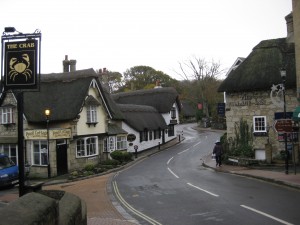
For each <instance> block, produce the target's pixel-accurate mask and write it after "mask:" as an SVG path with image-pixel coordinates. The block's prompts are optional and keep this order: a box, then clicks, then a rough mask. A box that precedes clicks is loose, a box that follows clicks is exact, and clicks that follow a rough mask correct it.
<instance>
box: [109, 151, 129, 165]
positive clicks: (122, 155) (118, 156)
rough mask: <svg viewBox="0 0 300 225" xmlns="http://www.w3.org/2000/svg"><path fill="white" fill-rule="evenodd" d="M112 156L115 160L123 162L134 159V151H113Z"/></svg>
mask: <svg viewBox="0 0 300 225" xmlns="http://www.w3.org/2000/svg"><path fill="white" fill-rule="evenodd" d="M110 156H111V157H112V158H113V159H114V160H118V161H119V162H121V163H123V162H128V161H131V159H132V153H130V152H123V151H119V150H116V151H113V152H112V153H110Z"/></svg>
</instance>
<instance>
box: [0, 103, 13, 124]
mask: <svg viewBox="0 0 300 225" xmlns="http://www.w3.org/2000/svg"><path fill="white" fill-rule="evenodd" d="M11 123H13V109H12V107H2V108H0V124H11Z"/></svg>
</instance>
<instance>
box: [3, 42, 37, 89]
mask: <svg viewBox="0 0 300 225" xmlns="http://www.w3.org/2000/svg"><path fill="white" fill-rule="evenodd" d="M37 49H38V46H37V40H35V39H32V40H27V41H18V42H6V43H5V52H4V80H5V82H4V85H5V89H6V90H7V89H36V88H37V64H38V59H37V58H38V57H37V55H38V54H37Z"/></svg>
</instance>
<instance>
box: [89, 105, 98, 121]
mask: <svg viewBox="0 0 300 225" xmlns="http://www.w3.org/2000/svg"><path fill="white" fill-rule="evenodd" d="M87 123H97V106H95V105H90V106H87Z"/></svg>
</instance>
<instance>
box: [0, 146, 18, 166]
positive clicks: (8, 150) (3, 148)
mask: <svg viewBox="0 0 300 225" xmlns="http://www.w3.org/2000/svg"><path fill="white" fill-rule="evenodd" d="M12 151H14V152H15V155H12ZM0 153H3V154H5V155H7V156H8V157H9V158H10V160H12V161H13V162H14V163H15V164H16V165H18V145H17V144H0Z"/></svg>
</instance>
